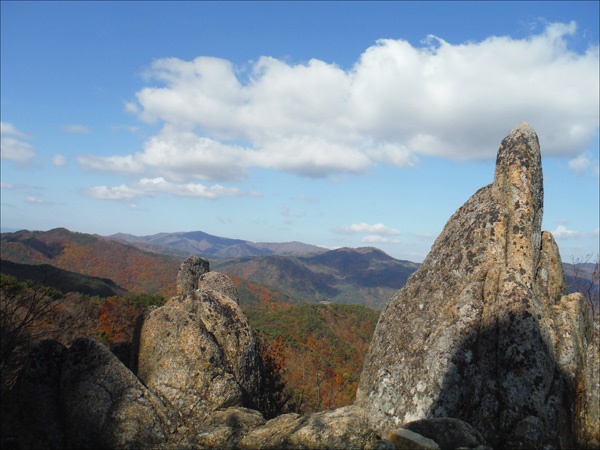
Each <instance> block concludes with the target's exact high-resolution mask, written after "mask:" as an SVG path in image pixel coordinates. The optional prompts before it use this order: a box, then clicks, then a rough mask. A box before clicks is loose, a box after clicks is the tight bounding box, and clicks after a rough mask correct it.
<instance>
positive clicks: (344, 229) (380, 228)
mask: <svg viewBox="0 0 600 450" xmlns="http://www.w3.org/2000/svg"><path fill="white" fill-rule="evenodd" d="M335 231H336V232H337V233H344V234H350V233H352V234H355V233H356V234H362V233H369V234H377V235H380V236H395V235H399V234H401V232H400V231H399V230H395V229H394V228H390V227H386V226H385V225H384V224H382V223H376V224H374V225H369V224H368V223H355V224H352V225H349V226H341V227H339V228H337V229H336V230H335Z"/></svg>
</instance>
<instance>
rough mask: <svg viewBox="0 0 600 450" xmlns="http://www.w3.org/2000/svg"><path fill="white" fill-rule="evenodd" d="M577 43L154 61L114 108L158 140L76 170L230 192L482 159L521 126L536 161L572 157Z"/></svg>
mask: <svg viewBox="0 0 600 450" xmlns="http://www.w3.org/2000/svg"><path fill="white" fill-rule="evenodd" d="M575 34H576V24H575V23H574V22H571V23H568V24H563V23H554V24H549V25H547V26H546V28H545V29H544V31H543V32H541V33H540V34H537V35H533V36H530V37H528V38H525V39H513V38H511V37H490V38H487V39H485V40H483V41H480V42H466V43H463V44H457V45H455V44H451V43H448V42H446V41H444V40H443V39H442V38H440V37H436V36H428V37H427V39H426V40H425V41H424V42H423V43H422V45H420V46H414V45H411V44H410V43H409V42H407V41H404V40H391V39H382V40H379V41H377V42H376V44H375V45H373V46H371V47H369V48H368V49H366V50H365V51H364V53H363V54H362V55H360V57H359V59H358V60H357V62H356V63H355V64H354V66H353V67H352V68H350V69H348V70H343V69H341V68H340V67H338V66H336V65H335V64H329V63H326V62H324V61H320V60H316V59H312V60H310V61H308V62H306V63H302V64H290V63H287V62H284V61H281V60H278V59H275V58H272V57H267V56H265V57H261V58H259V59H258V60H257V61H255V62H251V63H250V64H249V65H248V66H244V67H236V66H234V64H232V63H231V62H230V61H227V60H224V59H218V58H212V57H198V58H195V59H194V60H192V61H183V60H181V59H177V58H164V59H158V60H156V61H154V62H153V63H152V65H151V67H150V68H149V69H148V71H147V74H146V76H147V82H148V86H147V87H145V88H143V89H141V90H140V91H139V92H137V93H136V96H135V97H136V98H135V100H134V101H131V102H128V103H127V104H126V105H125V106H126V110H127V111H129V112H130V113H132V114H134V115H136V116H137V117H138V118H139V119H140V120H141V121H143V122H147V123H156V124H159V125H160V126H161V128H160V131H159V132H157V133H156V134H155V135H154V136H152V137H150V138H149V139H148V140H147V141H146V142H145V143H144V146H143V148H142V149H141V150H140V151H139V152H136V153H133V154H126V155H113V156H109V157H94V156H84V157H80V159H79V162H80V164H81V165H82V166H83V167H85V168H87V169H90V170H103V171H108V172H114V173H120V174H126V175H130V176H136V177H140V176H145V177H164V178H165V179H167V180H170V181H173V182H178V183H183V182H190V181H194V180H206V181H211V182H238V181H240V180H243V179H244V177H245V176H246V175H247V171H248V169H250V168H253V167H258V168H266V169H272V170H277V171H284V172H288V173H294V174H298V175H300V176H306V177H315V178H317V177H327V176H331V175H336V174H343V173H349V174H360V173H364V172H366V171H368V170H369V169H371V168H373V167H375V166H377V165H382V164H385V165H391V166H394V167H401V168H406V167H414V166H416V165H417V164H418V161H419V157H420V156H422V155H431V156H436V157H440V158H447V159H452V160H473V159H485V158H493V157H494V156H495V154H496V150H497V143H498V142H499V140H500V139H501V138H502V137H503V136H504V135H505V134H506V133H507V132H508V131H509V130H510V129H511V128H512V127H513V126H514V125H515V124H517V123H519V122H521V121H527V122H529V123H530V124H531V125H532V126H533V127H534V128H535V129H536V131H537V132H538V135H539V137H540V141H541V143H542V148H543V149H544V152H545V155H562V156H570V157H572V158H575V156H576V155H578V154H581V153H582V152H584V151H585V150H586V147H587V146H588V145H589V143H590V142H591V140H592V139H593V138H594V136H595V134H596V133H597V130H598V122H599V101H598V98H599V88H598V79H599V67H598V57H599V52H598V46H597V45H595V46H592V47H589V48H588V49H587V51H586V52H585V53H583V54H582V53H577V52H575V51H573V50H571V49H570V48H569V40H570V39H571V38H572V37H573V36H574V35H575ZM573 164H575V165H576V167H575V168H574V169H577V168H578V167H579V166H581V165H582V164H584V162H583V161H578V162H574V163H573ZM112 189H118V188H112Z"/></svg>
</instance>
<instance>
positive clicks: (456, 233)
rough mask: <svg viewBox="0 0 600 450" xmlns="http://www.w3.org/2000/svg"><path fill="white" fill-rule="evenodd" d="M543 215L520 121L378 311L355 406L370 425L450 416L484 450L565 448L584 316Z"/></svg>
mask: <svg viewBox="0 0 600 450" xmlns="http://www.w3.org/2000/svg"><path fill="white" fill-rule="evenodd" d="M542 212H543V178H542V167H541V154H540V148H539V143H538V139H537V136H536V134H535V131H534V130H533V129H532V128H531V127H530V126H529V125H527V124H525V123H521V124H519V125H518V126H517V127H515V128H514V129H513V130H512V131H511V132H510V133H509V134H508V135H507V136H506V137H505V138H504V140H503V141H502V144H501V145H500V149H499V151H498V156H497V160H496V170H495V176H494V182H493V183H492V184H491V185H488V186H486V187H484V188H482V189H480V190H479V191H477V192H476V193H475V194H474V195H473V196H472V197H471V198H470V199H469V200H468V201H467V202H466V203H465V204H464V205H463V206H462V207H461V208H459V209H458V210H457V211H456V213H455V214H454V215H453V216H452V217H451V218H450V219H449V221H448V222H447V224H446V226H445V228H444V230H443V231H442V233H441V234H440V236H439V237H438V238H437V240H436V242H435V243H434V245H433V247H432V249H431V252H430V253H429V255H428V256H427V258H426V259H425V261H424V262H423V264H422V266H421V267H420V268H419V270H417V272H415V273H414V274H413V276H412V277H411V278H410V279H409V280H408V282H407V284H406V286H405V287H404V288H403V289H402V290H400V291H399V292H398V293H397V294H396V295H395V296H394V297H392V298H391V299H390V301H389V302H388V304H387V306H386V308H385V309H384V311H383V312H382V314H381V317H380V319H379V323H378V324H377V327H376V330H375V334H374V337H373V341H372V343H371V348H370V350H369V353H368V355H367V357H366V360H365V365H364V368H363V373H362V376H361V380H360V384H359V389H358V392H357V400H356V404H357V405H359V406H361V407H363V408H365V409H366V410H367V411H368V414H369V417H370V418H371V422H372V424H373V426H374V427H376V428H377V429H379V430H382V431H383V430H386V429H393V428H397V427H398V426H401V425H403V424H406V423H408V422H413V421H416V420H419V419H431V418H436V417H450V418H457V419H460V420H462V421H464V422H466V423H468V424H470V425H472V426H474V427H475V428H476V429H478V430H479V431H480V432H481V433H482V434H483V436H484V438H485V440H486V441H487V443H488V444H489V445H491V446H493V447H498V448H504V447H506V446H512V447H521V448H524V447H523V446H524V445H527V446H529V447H534V448H542V447H543V446H545V445H547V446H550V447H569V446H572V445H573V444H574V433H573V426H572V423H571V422H572V421H571V415H570V411H571V410H572V408H574V405H575V395H574V388H575V385H574V383H575V378H576V377H577V376H578V374H580V373H581V372H582V369H583V364H584V354H585V351H586V348H587V344H588V339H589V319H588V317H587V315H586V311H587V309H586V306H585V304H584V299H583V297H582V296H581V295H579V294H572V295H567V290H566V283H565V277H564V274H563V271H562V266H561V259H560V254H559V252H558V247H557V245H556V243H555V242H554V239H553V238H552V235H551V234H550V233H548V232H542V231H541V222H542ZM534 428H535V429H534Z"/></svg>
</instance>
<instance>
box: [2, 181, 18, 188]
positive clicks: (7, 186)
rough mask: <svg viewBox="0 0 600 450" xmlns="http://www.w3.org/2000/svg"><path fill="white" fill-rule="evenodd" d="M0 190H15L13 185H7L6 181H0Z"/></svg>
mask: <svg viewBox="0 0 600 450" xmlns="http://www.w3.org/2000/svg"><path fill="white" fill-rule="evenodd" d="M0 188H1V189H15V185H14V184H12V183H7V182H6V181H0Z"/></svg>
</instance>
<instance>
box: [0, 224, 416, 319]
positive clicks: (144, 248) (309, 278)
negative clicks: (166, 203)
mask: <svg viewBox="0 0 600 450" xmlns="http://www.w3.org/2000/svg"><path fill="white" fill-rule="evenodd" d="M0 236H1V239H0V245H1V249H2V260H3V261H9V262H11V263H13V264H14V263H18V264H21V265H40V264H47V265H50V266H53V267H56V268H59V269H62V270H65V271H69V272H74V273H77V274H82V275H85V276H89V277H97V278H105V279H109V280H112V281H113V282H114V283H115V286H113V289H116V288H117V287H118V288H119V289H124V290H126V291H131V292H138V293H142V292H145V293H151V294H154V293H160V294H163V295H165V296H170V295H173V293H174V282H173V280H175V278H176V275H177V271H178V269H179V265H180V264H181V261H182V260H183V259H185V258H186V257H187V256H189V254H190V253H192V254H195V255H200V256H203V257H205V258H208V259H209V261H210V264H211V270H213V271H219V272H223V273H226V274H227V275H230V276H231V277H232V278H233V279H234V282H235V283H236V285H237V287H238V290H239V291H240V300H241V302H244V303H245V304H246V305H247V306H257V305H259V304H262V303H265V301H267V300H266V299H270V301H271V302H272V301H273V300H275V299H276V300H277V302H280V303H286V304H289V305H291V304H302V303H317V302H331V303H353V304H362V305H366V306H370V307H372V308H376V309H381V308H382V307H383V306H384V305H385V302H386V301H387V299H388V298H389V297H390V296H391V295H392V294H393V293H394V292H395V291H397V290H398V289H400V288H401V287H402V286H403V285H404V283H405V282H406V280H407V278H408V277H409V276H410V274H411V273H412V272H414V271H415V270H416V268H417V267H418V264H416V263H412V262H409V261H399V260H396V259H394V258H392V257H391V256H389V255H387V254H385V253H384V252H382V251H381V250H378V249H376V248H372V247H365V248H358V249H351V248H342V249H337V250H326V249H323V248H320V247H317V246H313V245H308V244H303V243H300V242H288V243H281V244H277V243H251V242H249V241H241V240H236V239H228V238H222V237H217V236H212V235H209V234H207V233H203V232H200V231H197V232H190V233H160V234H158V235H154V236H145V237H138V236H132V235H125V234H118V235H113V236H108V237H103V236H98V235H91V234H84V233H77V232H72V231H69V230H67V229H65V228H56V229H54V230H50V231H26V230H22V231H18V232H15V233H2V234H1V235H0ZM242 249H244V252H246V253H249V252H250V251H251V255H246V256H243V257H230V258H228V259H225V258H224V256H223V255H226V254H237V253H239V252H241V250H242ZM3 266H6V268H7V269H6V270H8V268H9V265H8V263H6V264H4V263H3ZM34 269H35V270H34ZM3 270H4V269H3ZM39 270H40V269H39V268H32V269H31V272H32V273H34V272H39ZM26 272H27V270H26V269H25V268H23V267H20V268H19V273H20V274H21V276H24V274H25V273H26ZM30 278H35V276H31V277H30Z"/></svg>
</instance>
